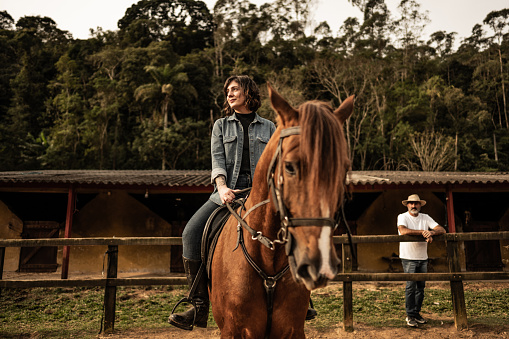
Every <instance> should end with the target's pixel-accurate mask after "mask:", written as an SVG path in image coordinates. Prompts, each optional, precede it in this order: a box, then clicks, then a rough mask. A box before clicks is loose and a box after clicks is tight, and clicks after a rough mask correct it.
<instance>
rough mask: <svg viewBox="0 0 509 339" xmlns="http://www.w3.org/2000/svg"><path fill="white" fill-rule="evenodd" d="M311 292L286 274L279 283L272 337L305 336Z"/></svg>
mask: <svg viewBox="0 0 509 339" xmlns="http://www.w3.org/2000/svg"><path fill="white" fill-rule="evenodd" d="M309 295H310V292H309V291H308V290H307V289H306V288H305V287H304V286H303V285H299V284H297V283H296V282H295V281H294V280H293V279H292V276H291V275H290V274H286V275H285V276H284V277H283V278H282V279H281V280H280V281H279V282H278V284H277V288H276V293H275V295H274V297H275V300H274V314H273V319H272V331H271V336H270V337H271V338H305V335H304V322H305V318H306V312H307V309H308V305H309Z"/></svg>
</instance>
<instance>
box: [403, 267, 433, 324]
mask: <svg viewBox="0 0 509 339" xmlns="http://www.w3.org/2000/svg"><path fill="white" fill-rule="evenodd" d="M401 264H402V265H403V271H404V272H405V273H427V272H428V260H408V259H401ZM425 285H426V282H425V281H407V282H406V289H405V308H406V314H407V316H408V317H412V318H414V317H416V316H418V315H419V313H420V312H421V307H422V301H423V300H424V287H425Z"/></svg>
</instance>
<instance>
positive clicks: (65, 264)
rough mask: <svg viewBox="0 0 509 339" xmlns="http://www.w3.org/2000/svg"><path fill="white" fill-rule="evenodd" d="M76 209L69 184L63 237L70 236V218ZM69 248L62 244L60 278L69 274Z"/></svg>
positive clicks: (73, 191)
mask: <svg viewBox="0 0 509 339" xmlns="http://www.w3.org/2000/svg"><path fill="white" fill-rule="evenodd" d="M75 209H76V190H75V189H74V186H72V185H71V186H69V191H68V194H67V214H66V217H65V232H64V238H70V237H71V230H72V218H73V215H74V210H75ZM70 251H71V248H70V247H69V246H64V249H63V252H62V276H61V278H62V279H67V278H68V276H69V255H70Z"/></svg>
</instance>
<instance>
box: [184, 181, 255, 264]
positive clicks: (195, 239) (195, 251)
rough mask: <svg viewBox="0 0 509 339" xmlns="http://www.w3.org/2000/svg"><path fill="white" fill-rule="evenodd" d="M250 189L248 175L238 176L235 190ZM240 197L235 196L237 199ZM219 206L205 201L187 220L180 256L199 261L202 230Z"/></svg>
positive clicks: (210, 201)
mask: <svg viewBox="0 0 509 339" xmlns="http://www.w3.org/2000/svg"><path fill="white" fill-rule="evenodd" d="M247 187H251V176H250V175H243V174H241V175H239V178H238V179H237V185H236V186H235V189H244V188H247ZM239 197H240V195H238V194H237V195H236V198H239ZM218 207H220V205H218V204H216V203H215V202H213V201H212V200H207V201H206V202H205V203H204V204H203V205H202V207H200V209H199V210H198V211H196V213H195V214H194V215H193V216H192V217H191V219H189V221H188V222H187V224H186V227H185V228H184V231H183V232H182V245H183V249H182V255H183V256H184V257H185V258H187V259H191V260H201V238H202V235H203V230H204V229H205V225H206V224H207V220H208V219H209V217H210V215H211V214H212V212H214V211H215V210H216V209H217V208H218Z"/></svg>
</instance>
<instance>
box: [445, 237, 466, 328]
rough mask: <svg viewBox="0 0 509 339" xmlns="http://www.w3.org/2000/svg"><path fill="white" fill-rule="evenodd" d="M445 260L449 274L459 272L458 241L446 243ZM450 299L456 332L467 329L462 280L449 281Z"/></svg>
mask: <svg viewBox="0 0 509 339" xmlns="http://www.w3.org/2000/svg"><path fill="white" fill-rule="evenodd" d="M447 258H448V262H449V271H450V272H451V273H454V272H461V266H460V260H459V244H458V241H456V240H454V241H447ZM450 283H451V297H452V306H453V312H454V325H455V326H456V329H457V330H463V329H466V328H468V323H467V308H466V306H465V293H464V290H463V281H462V280H456V281H452V280H451V282H450Z"/></svg>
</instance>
